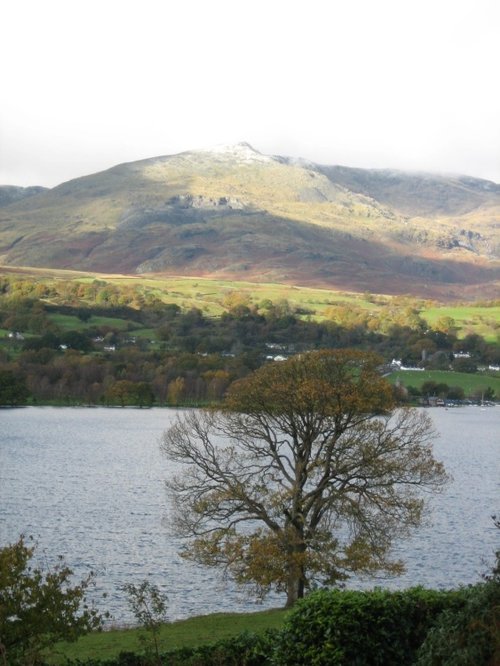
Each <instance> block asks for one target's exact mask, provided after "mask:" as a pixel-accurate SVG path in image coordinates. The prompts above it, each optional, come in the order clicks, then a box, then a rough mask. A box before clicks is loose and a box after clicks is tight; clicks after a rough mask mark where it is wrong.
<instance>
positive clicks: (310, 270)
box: [0, 143, 500, 298]
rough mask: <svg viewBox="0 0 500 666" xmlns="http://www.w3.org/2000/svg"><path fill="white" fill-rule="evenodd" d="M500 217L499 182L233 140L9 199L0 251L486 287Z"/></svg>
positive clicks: (400, 288)
mask: <svg viewBox="0 0 500 666" xmlns="http://www.w3.org/2000/svg"><path fill="white" fill-rule="evenodd" d="M1 191H2V188H0V206H1V202H2V197H1ZM499 221H500V186H499V185H497V184H496V183H493V182H491V181H486V180H484V179H475V178H472V177H470V176H456V175H453V176H445V175H442V174H439V175H433V174H423V173H410V172H401V171H395V170H387V169H382V170H373V169H356V168H352V167H343V166H338V165H337V166H328V165H318V164H315V163H313V162H310V161H308V160H302V159H301V158H292V157H283V156H270V155H264V154H262V153H259V152H258V151H256V150H255V149H254V148H252V146H250V145H249V144H247V143H239V144H233V145H225V146H219V147H214V148H212V149H203V150H195V151H184V152H182V153H177V154H175V155H165V156H158V157H153V158H147V159H144V160H139V161H135V162H125V163H122V164H118V165H115V166H113V167H111V168H109V169H106V170H105V171H101V172H98V173H96V174H90V175H88V176H83V177H81V178H76V179H72V180H70V181H66V182H65V183H61V184H60V185H58V186H56V187H54V188H52V189H50V190H43V191H41V192H38V193H37V194H33V195H32V196H29V197H24V198H21V199H19V200H17V201H14V202H10V203H8V204H7V205H3V206H1V207H0V262H1V263H3V264H7V265H17V266H21V265H31V266H46V267H48V268H72V269H75V270H98V271H100V272H112V273H115V272H125V273H145V272H155V273H168V274H179V275H187V274H190V275H200V276H201V275H204V276H227V277H228V278H237V279H240V278H241V279H254V280H258V279H261V280H262V279H266V280H267V279H271V280H273V281H285V282H287V281H288V282H295V283H297V284H318V285H322V286H329V287H335V286H338V287H341V288H343V289H349V288H352V290H365V289H369V290H372V291H377V290H378V291H380V292H385V293H415V294H418V295H431V296H433V295H435V296H443V295H447V297H450V298H453V297H454V298H456V297H459V296H460V294H466V295H467V294H469V295H470V296H474V295H475V296H477V295H479V294H481V293H483V294H484V295H485V296H486V295H491V294H493V293H495V291H496V290H497V288H498V280H499V279H500V272H499V271H500V261H499V247H500V238H499V231H498V229H499V226H500V225H499ZM497 293H498V292H497Z"/></svg>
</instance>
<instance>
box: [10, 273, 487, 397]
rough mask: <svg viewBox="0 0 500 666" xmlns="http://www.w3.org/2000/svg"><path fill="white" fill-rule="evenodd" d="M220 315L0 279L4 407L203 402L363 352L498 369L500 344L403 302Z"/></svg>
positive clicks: (234, 305)
mask: <svg viewBox="0 0 500 666" xmlns="http://www.w3.org/2000/svg"><path fill="white" fill-rule="evenodd" d="M225 307H226V311H225V312H223V313H222V315H220V316H217V317H214V316H208V315H207V314H206V313H204V312H202V311H201V310H200V309H198V308H190V309H187V310H182V309H181V308H180V307H179V306H178V305H177V304H174V303H168V302H164V301H163V300H162V299H160V298H158V297H157V296H155V295H153V294H151V293H148V292H147V291H146V290H144V289H143V288H141V287H140V286H138V285H123V286H122V285H115V284H111V283H108V282H106V281H104V280H93V281H87V282H77V281H73V280H71V281H57V282H53V283H50V282H47V281H36V280H26V279H19V278H13V277H10V276H6V277H0V329H2V332H1V333H0V396H3V399H2V400H1V402H2V404H23V403H24V402H25V401H26V400H27V399H28V398H29V399H30V400H31V401H32V402H33V403H35V404H36V403H47V402H55V403H59V404H82V403H83V404H91V405H122V406H125V405H139V406H150V405H152V404H155V405H179V404H189V403H192V404H206V403H209V402H213V401H218V400H220V399H221V397H222V396H223V395H224V393H225V391H226V390H227V388H228V386H229V385H230V384H231V383H232V382H233V381H235V380H236V379H239V378H241V377H244V376H246V375H247V374H248V373H249V372H251V371H253V370H255V369H256V368H257V367H259V366H260V365H261V364H262V363H264V362H266V361H269V360H273V359H279V358H282V357H287V356H290V355H292V354H296V353H299V352H301V351H306V350H312V349H339V348H354V349H362V350H371V351H376V352H378V353H379V354H380V355H381V356H382V357H383V359H385V360H386V361H390V360H391V359H393V358H398V359H401V360H402V362H403V363H404V364H405V365H419V364H420V365H421V364H425V367H426V368H432V369H448V368H449V367H450V365H451V367H453V368H454V369H456V370H460V371H462V372H464V371H465V372H474V371H476V370H477V366H478V364H498V363H499V362H500V349H499V346H498V345H495V344H491V343H487V342H486V341H485V340H484V339H483V338H482V337H481V336H480V335H477V334H470V335H467V336H465V338H462V339H458V337H457V331H456V330H455V329H454V327H453V325H452V323H451V322H450V321H446V319H449V318H443V320H442V321H441V320H440V321H439V322H438V324H437V325H435V326H434V328H429V326H428V324H427V322H426V321H425V320H424V319H423V318H422V317H421V316H420V315H419V310H418V307H416V305H415V304H412V302H411V301H410V300H409V299H406V300H405V299H400V300H399V301H396V300H395V301H394V303H392V304H390V305H389V304H388V305H387V307H384V308H383V310H382V311H381V312H380V311H379V312H378V314H376V315H373V314H372V313H370V312H368V311H366V309H363V308H361V307H356V306H355V305H336V306H332V307H331V308H330V309H329V311H328V312H327V319H325V320H323V321H316V320H315V319H314V318H313V316H312V314H313V313H311V312H308V311H307V310H305V309H303V308H299V307H293V306H292V305H291V304H290V303H289V302H288V301H286V300H279V301H277V302H272V301H270V300H269V299H266V300H263V301H262V302H260V303H259V304H253V303H250V302H249V301H248V298H247V297H246V296H245V295H241V294H238V293H236V292H235V293H231V294H229V295H228V296H227V297H226V298H225ZM2 336H3V337H2ZM458 351H460V352H462V353H463V354H465V356H462V357H460V358H455V356H454V352H455V353H456V352H458Z"/></svg>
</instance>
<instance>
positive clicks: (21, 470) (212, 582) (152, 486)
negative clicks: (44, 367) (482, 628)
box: [0, 407, 500, 623]
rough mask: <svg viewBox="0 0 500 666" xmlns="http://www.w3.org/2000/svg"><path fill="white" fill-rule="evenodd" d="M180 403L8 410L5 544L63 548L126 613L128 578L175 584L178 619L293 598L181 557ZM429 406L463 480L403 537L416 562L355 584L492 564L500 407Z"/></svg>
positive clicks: (455, 473) (3, 422)
mask: <svg viewBox="0 0 500 666" xmlns="http://www.w3.org/2000/svg"><path fill="white" fill-rule="evenodd" d="M178 413H179V411H178V410H174V409H149V410H140V409H105V408H94V409H86V408H51V407H28V408H24V409H3V410H0V544H1V545H4V544H6V543H9V542H13V541H15V540H16V539H17V538H18V536H19V534H21V533H24V534H25V535H33V536H34V537H35V538H36V540H37V542H38V556H39V557H40V558H41V560H42V561H43V562H44V563H45V564H47V565H50V564H52V563H54V562H55V561H56V559H57V556H58V555H63V556H64V558H65V561H66V563H67V564H68V565H69V566H70V567H71V568H72V569H73V570H74V571H75V574H76V575H77V576H78V577H79V578H82V577H83V576H85V575H86V574H87V573H88V572H89V571H90V570H92V571H94V572H95V573H96V576H97V578H96V589H95V592H94V594H95V598H96V599H97V600H98V604H99V606H100V607H101V608H102V609H103V610H109V611H111V613H112V615H113V618H114V620H115V622H117V623H128V622H132V621H133V617H132V616H131V614H130V613H129V611H128V607H127V603H126V600H125V599H124V597H123V594H122V593H121V592H120V589H119V588H120V586H121V585H123V584H124V583H127V582H133V583H140V582H141V581H142V580H144V579H145V578H147V579H148V580H150V581H152V582H154V583H156V584H157V585H159V586H160V588H161V589H162V590H163V591H164V592H165V593H166V594H167V595H168V598H169V604H168V606H169V616H170V618H171V619H174V618H181V617H187V616H190V615H201V614H205V613H212V612H221V611H240V612H243V611H248V610H258V609H259V608H265V607H272V606H279V605H282V603H283V602H284V598H283V597H282V596H274V597H272V598H269V599H268V600H267V601H266V602H265V604H264V605H256V604H255V602H254V601H253V600H252V599H251V598H249V597H248V596H246V595H245V593H244V592H241V591H240V590H238V589H236V588H235V587H234V586H232V585H230V584H228V583H226V582H224V581H223V580H222V579H221V576H220V574H219V572H217V571H215V570H212V569H207V568H204V567H199V566H197V565H194V564H192V563H189V562H186V561H185V560H183V559H182V558H180V557H179V555H178V550H179V547H180V542H179V541H178V540H177V539H176V538H175V537H174V536H173V535H172V533H171V530H170V524H169V519H168V507H167V503H166V497H165V491H164V480H165V478H166V477H167V476H168V475H169V473H170V472H171V471H172V469H169V466H168V462H167V461H166V460H165V459H164V458H163V457H162V456H161V454H160V450H159V442H160V439H161V435H162V433H163V431H164V430H165V429H166V428H167V427H168V425H169V424H170V423H171V422H172V420H173V419H175V418H176V416H177V414H178ZM429 414H430V415H431V417H432V419H433V421H434V424H435V427H436V429H437V431H438V432H439V433H440V437H439V438H438V439H437V440H436V443H435V446H434V451H435V456H436V458H437V459H439V460H441V461H443V462H444V464H445V467H446V470H447V472H448V473H449V474H451V475H452V477H453V481H452V482H451V483H450V484H449V486H448V487H447V489H446V490H445V492H444V493H442V494H440V495H437V496H430V505H429V506H430V521H431V524H429V525H426V526H424V527H421V528H419V530H418V531H416V532H415V533H414V535H413V536H412V538H411V539H409V540H405V541H404V542H401V543H399V544H397V547H396V548H395V552H396V553H397V554H398V556H401V557H402V558H403V559H404V560H405V562H406V564H407V572H406V573H405V574H404V575H403V576H401V577H400V578H397V579H391V580H384V579H378V580H376V581H371V582H369V583H367V582H365V581H353V582H351V583H350V584H349V586H350V587H366V586H372V585H373V584H377V585H384V586H387V587H390V588H393V589H394V588H400V587H409V586H412V585H417V584H420V585H425V586H427V587H454V586H457V585H460V584H467V583H473V582H477V581H478V580H479V576H480V574H481V573H483V572H485V571H486V570H487V569H488V567H491V564H492V562H493V559H494V557H493V553H494V551H495V549H496V548H498V547H499V540H500V539H499V537H500V534H499V531H498V530H496V529H495V528H494V526H493V522H492V520H491V515H492V514H494V513H496V514H497V515H500V483H499V482H500V407H490V408H486V409H480V408H479V407H464V408H456V409H450V410H445V409H439V408H436V409H432V410H429ZM102 593H106V594H107V598H106V599H104V600H102V599H101V595H102Z"/></svg>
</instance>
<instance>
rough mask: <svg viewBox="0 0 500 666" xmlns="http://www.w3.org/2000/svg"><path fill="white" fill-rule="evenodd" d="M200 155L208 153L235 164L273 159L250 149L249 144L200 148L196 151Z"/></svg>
mask: <svg viewBox="0 0 500 666" xmlns="http://www.w3.org/2000/svg"><path fill="white" fill-rule="evenodd" d="M196 152H200V153H210V154H212V155H217V156H220V157H221V158H223V159H228V160H234V161H237V162H272V161H273V158H272V157H269V156H268V155H263V154H262V153H259V151H258V150H255V148H252V146H251V145H250V144H249V143H246V142H242V143H234V144H227V143H222V144H218V145H216V146H212V147H211V148H201V149H200V150H198V151H196Z"/></svg>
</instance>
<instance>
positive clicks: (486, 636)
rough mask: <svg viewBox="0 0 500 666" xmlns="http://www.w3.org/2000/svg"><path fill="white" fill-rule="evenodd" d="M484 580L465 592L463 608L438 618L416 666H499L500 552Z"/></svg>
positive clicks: (497, 522) (497, 524)
mask: <svg viewBox="0 0 500 666" xmlns="http://www.w3.org/2000/svg"><path fill="white" fill-rule="evenodd" d="M494 520H495V525H496V526H497V527H498V528H500V521H499V520H496V519H495V517H494ZM483 578H484V580H485V581H486V582H485V583H481V584H480V585H475V586H474V587H471V588H468V589H467V591H466V595H467V596H466V602H465V605H464V606H463V608H461V609H460V610H458V611H455V612H453V610H452V609H449V610H446V611H444V612H443V613H442V614H441V615H440V616H439V618H438V619H437V621H436V624H435V625H434V626H433V627H432V629H431V630H430V631H429V633H428V634H427V637H426V639H425V641H424V643H423V645H422V646H421V648H420V650H419V655H418V656H419V658H418V661H417V664H418V666H497V665H498V664H500V550H499V551H497V553H496V564H495V567H494V568H493V571H492V573H491V574H489V575H486V576H483Z"/></svg>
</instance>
